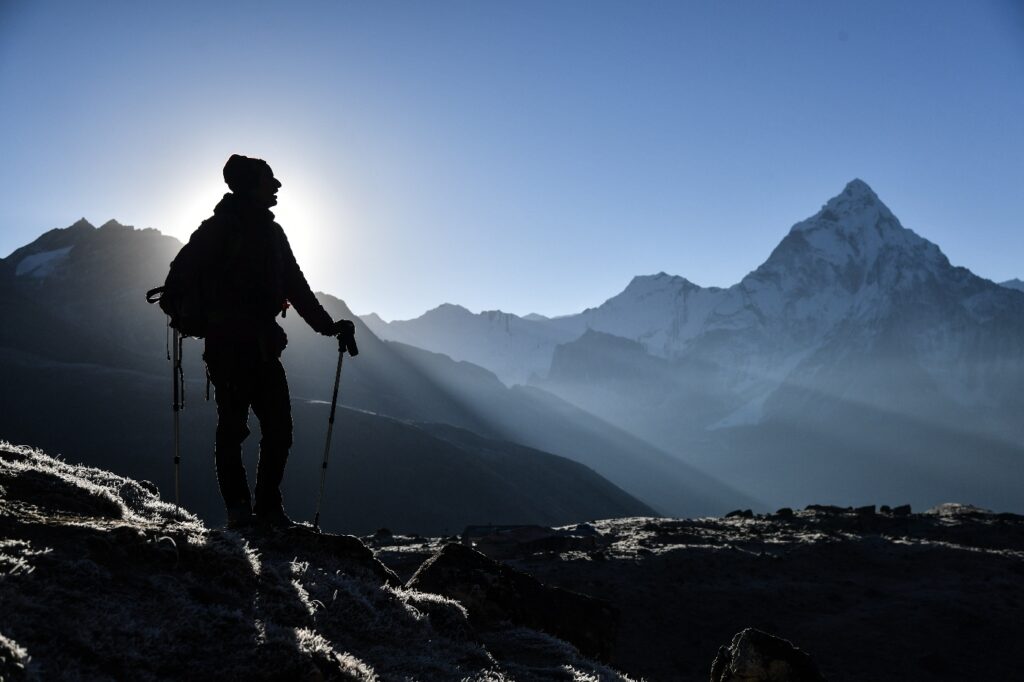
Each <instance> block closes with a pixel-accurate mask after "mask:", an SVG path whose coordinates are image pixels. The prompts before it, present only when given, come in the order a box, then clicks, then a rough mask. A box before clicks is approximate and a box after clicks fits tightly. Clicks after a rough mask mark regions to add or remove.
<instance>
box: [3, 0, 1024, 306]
mask: <svg viewBox="0 0 1024 682" xmlns="http://www.w3.org/2000/svg"><path fill="white" fill-rule="evenodd" d="M1022 7H1024V3H1021V2H1018V1H1017V0H1006V1H1005V2H997V1H994V0H993V1H988V0H956V1H950V2H942V1H938V0H922V1H920V2H892V0H882V1H879V2H865V1H862V0H858V1H856V2H854V1H852V0H851V1H849V2H831V1H830V2H822V1H821V0H810V1H807V2H796V1H789V2H770V1H766V0H756V1H755V0H750V1H747V2H738V1H727V0H717V1H710V0H708V1H706V2H697V1H690V2H684V1H683V0H678V1H673V2H664V3H662V2H625V1H623V2H613V3H605V2H594V1H591V0H587V1H585V2H584V1H578V2H577V1H563V0H551V1H549V2H524V1H521V0H517V1H516V2H502V3H499V2H476V1H474V2H466V3H461V2H401V3H392V2H365V3H349V2H323V3H321V2H294V3H285V2H275V3H265V4H261V3H254V2H250V3H237V4H234V3H213V2H201V3H195V4H191V3H186V2H174V3H169V2H164V3H156V2H124V3H120V2H77V1H75V2H66V3H58V2H45V1H34V2H19V1H14V2H11V1H10V0H0V130H2V133H0V255H7V254H8V253H10V252H11V251H12V250H14V249H15V248H16V247H18V246H20V245H22V244H24V243H27V242H29V241H31V240H32V239H34V238H35V237H36V236H38V234H40V233H41V232H43V231H45V230H47V229H50V228H53V227H64V226H67V225H69V224H71V223H72V222H74V221H75V220H76V219H78V218H79V217H82V216H85V217H86V218H88V219H89V220H90V221H91V222H93V223H94V224H97V225H98V224H100V223H102V222H104V221H106V220H108V219H109V218H116V219H118V220H119V221H121V222H123V223H127V224H132V225H135V226H137V227H156V228H158V229H160V230H162V231H164V232H167V233H170V234H173V235H175V236H178V237H179V238H183V239H184V238H187V235H188V234H189V233H190V232H191V230H192V229H194V228H195V226H196V225H198V223H199V222H200V221H201V220H202V219H203V218H204V217H206V216H207V215H208V214H209V213H210V211H211V209H212V207H213V205H214V204H215V203H216V201H217V199H218V197H219V196H220V194H221V193H222V192H224V191H225V187H224V185H223V183H222V180H221V175H220V172H221V167H222V166H223V163H224V161H225V160H226V159H227V157H228V156H229V155H230V154H231V153H234V152H238V153H242V154H248V155H252V156H262V157H263V158H266V159H267V160H268V161H269V163H270V164H271V165H272V166H273V168H274V169H275V171H276V173H277V175H278V177H279V178H280V179H281V181H282V182H283V183H284V187H283V188H282V190H281V194H280V205H279V206H278V210H277V215H278V217H279V221H280V222H281V223H282V225H283V226H284V228H285V230H286V231H287V232H288V234H289V236H290V238H291V240H292V243H293V246H294V248H295V251H296V254H297V256H298V258H299V261H300V264H301V265H302V266H303V267H304V269H305V271H306V274H307V277H308V279H309V280H310V282H311V284H312V285H313V286H314V288H317V289H322V290H326V291H329V292H331V293H334V294H336V295H339V296H341V297H342V298H344V299H345V300H346V301H347V302H348V303H349V304H350V305H351V306H352V308H353V309H354V310H355V311H356V312H360V313H365V312H370V311H376V312H379V313H380V314H381V315H383V316H384V317H385V318H386V319H392V318H406V317H412V316H415V315H418V314H420V313H422V312H423V311H425V310H427V309H429V308H432V307H434V306H436V305H438V304H440V303H442V302H453V303H461V304H463V305H465V306H466V307H468V308H470V309H472V310H482V309H495V308H500V309H503V310H506V311H510V312H516V313H520V314H523V313H527V312H534V311H535V312H541V313H545V314H559V313H569V312H575V311H578V310H580V309H582V308H584V307H586V306H592V305H597V304H600V303H601V302H602V301H603V300H604V299H606V298H608V297H610V296H612V295H614V294H616V293H617V292H618V291H620V290H621V289H622V288H623V287H624V286H625V285H626V284H627V283H628V281H629V279H630V278H631V277H632V276H633V275H637V274H650V273H654V272H658V271H662V270H664V271H666V272H669V273H672V274H678V275H683V276H685V277H687V278H689V279H691V280H693V281H694V282H697V283H698V284H703V285H719V286H725V285H729V284H732V283H735V282H736V281H738V280H739V279H740V278H741V277H742V276H743V275H744V274H746V273H747V272H748V271H750V270H752V269H753V268H755V267H756V266H757V265H758V264H760V263H761V262H762V261H763V260H764V259H765V258H766V257H767V256H768V254H769V252H770V251H771V249H772V248H773V247H774V246H775V245H776V244H777V243H778V241H779V240H780V239H781V238H782V237H783V236H784V235H785V233H786V232H787V230H788V229H789V227H790V226H791V225H792V224H793V223H795V222H797V221H799V220H801V219H803V218H805V217H807V216H809V215H811V214H813V213H814V212H816V211H817V210H818V208H819V207H820V206H821V204H822V203H824V202H825V201H826V200H827V199H828V198H829V197H831V196H833V195H834V194H837V193H838V192H839V191H840V190H842V188H843V186H844V184H845V183H846V182H847V181H848V180H850V179H852V178H854V177H860V178H862V179H863V180H865V181H866V182H868V183H869V184H870V185H871V186H872V187H873V188H874V189H875V191H876V192H877V193H878V194H879V196H880V197H881V198H882V200H883V201H885V202H886V203H887V204H888V205H889V207H890V208H891V209H892V210H893V211H894V212H895V213H896V215H897V216H899V217H900V219H901V221H902V222H903V224H904V225H905V226H907V227H910V228H912V229H914V230H915V231H917V232H918V233H919V234H921V235H923V236H925V237H927V238H929V239H931V240H932V241H935V242H936V243H938V244H939V245H940V246H941V247H942V249H943V251H944V252H945V253H946V255H947V256H949V258H950V260H952V261H953V262H954V263H955V264H958V265H964V266H966V267H969V268H970V269H972V270H973V271H974V272H976V273H977V274H979V275H982V276H984V277H988V278H991V279H994V280H997V281H998V280H1004V279H1009V278H1011V277H1024V259H1022V256H1024V230H1022V227H1024V218H1022V208H1024V207H1022V200H1024V9H1022ZM163 275H164V273H154V283H156V282H157V281H158V280H159V279H160V278H162V277H163Z"/></svg>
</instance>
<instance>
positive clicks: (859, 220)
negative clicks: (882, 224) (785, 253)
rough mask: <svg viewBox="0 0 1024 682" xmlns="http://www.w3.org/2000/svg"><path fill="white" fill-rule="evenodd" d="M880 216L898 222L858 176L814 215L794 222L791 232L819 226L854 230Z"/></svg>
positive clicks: (848, 230) (872, 223) (845, 230)
mask: <svg viewBox="0 0 1024 682" xmlns="http://www.w3.org/2000/svg"><path fill="white" fill-rule="evenodd" d="M880 218H881V219H890V220H892V221H893V222H894V223H896V222H897V221H895V217H894V216H893V214H892V211H890V210H889V207H888V206H886V205H885V204H884V203H882V200H881V199H879V198H878V195H877V194H875V192H874V190H873V189H871V187H870V186H869V185H868V183H866V182H864V181H863V180H861V179H860V178H854V179H853V180H851V181H850V182H848V183H846V187H844V188H843V191H842V192H840V193H839V194H837V195H835V196H834V197H832V198H831V199H829V200H828V201H827V202H826V203H825V205H824V206H822V207H821V210H820V211H818V212H817V213H816V214H815V215H814V216H812V217H810V218H808V219H807V220H804V221H801V222H799V223H797V224H796V225H794V226H793V229H792V230H791V232H806V231H808V230H813V229H817V228H822V227H824V228H828V229H830V230H837V231H840V232H854V231H858V230H860V229H862V228H864V227H867V226H874V225H875V223H876V222H877V221H878V219H880Z"/></svg>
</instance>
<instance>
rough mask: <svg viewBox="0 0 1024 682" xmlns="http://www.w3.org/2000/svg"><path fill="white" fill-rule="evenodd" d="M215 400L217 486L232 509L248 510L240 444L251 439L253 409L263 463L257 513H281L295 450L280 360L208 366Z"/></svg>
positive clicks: (259, 467) (246, 481)
mask: <svg viewBox="0 0 1024 682" xmlns="http://www.w3.org/2000/svg"><path fill="white" fill-rule="evenodd" d="M210 360H212V358H208V360H207V366H208V368H209V371H210V380H211V381H212V382H213V385H214V387H215V388H216V396H217V441H216V447H215V455H216V463H217V482H218V483H219V484H220V493H221V495H222V496H223V497H224V504H225V505H226V506H227V507H228V509H229V510H230V509H246V508H249V506H250V499H251V498H250V496H249V482H248V479H247V478H246V473H245V465H244V464H243V463H242V441H244V440H245V439H246V437H248V435H249V426H248V421H249V408H252V411H253V413H254V414H255V415H256V418H257V419H259V422H260V431H261V433H262V436H263V437H262V438H261V439H260V459H259V465H258V467H257V470H256V491H255V503H254V504H253V510H254V511H257V512H259V511H260V510H264V511H268V512H270V511H273V510H275V509H280V508H281V479H282V478H283V477H284V466H285V462H287V460H288V450H289V449H290V448H291V446H292V410H291V401H290V399H289V396H288V379H287V377H286V376H285V372H284V367H283V366H282V365H281V361H280V359H273V360H266V361H263V360H254V361H253V362H238V360H237V359H235V360H233V361H228V362H210Z"/></svg>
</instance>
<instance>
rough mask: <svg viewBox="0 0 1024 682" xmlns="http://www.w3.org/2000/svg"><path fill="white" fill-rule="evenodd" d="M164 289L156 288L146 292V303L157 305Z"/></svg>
mask: <svg viewBox="0 0 1024 682" xmlns="http://www.w3.org/2000/svg"><path fill="white" fill-rule="evenodd" d="M164 289H165V287H156V288H155V289H150V290H149V291H147V292H146V303H159V302H160V297H161V296H163V294H164Z"/></svg>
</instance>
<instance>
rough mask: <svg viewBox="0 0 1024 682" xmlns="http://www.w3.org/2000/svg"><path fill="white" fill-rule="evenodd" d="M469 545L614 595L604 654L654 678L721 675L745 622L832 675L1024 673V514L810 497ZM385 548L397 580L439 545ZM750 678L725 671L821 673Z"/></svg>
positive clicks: (895, 680) (836, 680)
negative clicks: (726, 650) (916, 509)
mask: <svg viewBox="0 0 1024 682" xmlns="http://www.w3.org/2000/svg"><path fill="white" fill-rule="evenodd" d="M471 541H472V542H473V543H474V546H475V547H476V548H477V549H479V550H480V551H482V552H484V553H487V554H489V555H491V556H495V557H500V558H501V560H502V561H503V562H504V563H506V564H507V565H509V566H512V567H515V568H518V569H520V570H523V571H525V572H528V573H530V574H531V575H534V576H535V577H537V578H539V579H540V580H541V581H543V582H545V583H548V584H552V585H558V586H561V587H564V588H567V589H569V590H575V591H580V592H585V593H587V594H590V595H594V596H597V597H600V598H601V599H603V600H606V601H607V602H608V603H609V604H610V605H611V606H612V607H614V608H615V609H616V610H617V611H618V612H619V619H620V624H619V630H618V636H617V638H616V640H615V643H614V645H613V646H612V648H611V650H610V652H609V655H608V657H607V659H606V660H608V661H609V663H610V664H611V665H613V666H615V667H616V668H618V669H620V670H623V671H626V672H628V673H629V674H631V675H635V676H637V677H642V678H643V679H645V680H649V681H651V682H655V681H659V680H665V681H668V680H673V681H687V682H689V681H693V682H697V681H703V680H707V679H708V667H707V665H706V662H707V661H708V660H709V659H710V658H712V657H714V656H715V652H716V651H719V647H720V646H721V645H722V644H723V643H724V642H726V641H728V640H729V638H730V637H731V636H732V634H733V633H735V632H737V631H739V630H741V629H746V628H755V629H757V630H761V631H767V632H772V633H777V634H780V635H782V636H783V637H785V638H786V639H788V640H792V641H793V642H794V643H796V644H797V645H798V646H799V647H800V648H801V649H803V650H804V651H807V652H810V654H811V655H812V656H813V660H814V663H815V664H816V666H817V668H818V669H819V670H820V674H821V675H823V676H824V678H825V679H828V680H830V681H831V682H844V681H846V682H863V681H864V680H872V681H873V682H906V681H907V680H932V681H936V682H938V681H948V682H962V681H963V680H989V679H991V680H1010V679H1016V678H1017V677H1019V672H1018V668H1019V661H1018V657H1017V655H1016V644H1015V642H1016V638H1017V633H1018V632H1019V629H1020V628H1019V625H1018V620H1019V618H1018V613H1019V611H1020V608H1021V605H1022V604H1024V517H1022V516H1018V515H1015V514H997V513H993V512H989V511H985V510H982V509H979V508H977V507H971V506H967V505H956V504H947V505H942V506H940V507H938V508H935V509H931V510H928V511H925V512H923V513H913V511H912V510H911V508H910V507H905V506H893V507H885V506H883V507H877V506H875V505H870V506H865V507H863V508H845V507H835V506H829V505H809V506H808V507H807V508H806V509H804V510H797V511H793V510H791V509H780V510H779V511H778V512H776V513H772V514H757V515H755V514H752V513H750V512H749V511H740V510H737V511H736V512H735V513H733V514H730V515H729V516H728V517H727V518H705V519H614V520H604V521H595V522H593V523H590V524H586V525H585V526H584V527H577V528H563V529H551V530H548V531H547V533H544V532H543V531H542V530H541V529H523V528H520V529H504V530H502V529H499V530H498V531H496V532H493V533H491V534H489V535H486V534H477V535H475V536H474V537H472V538H471ZM372 544H373V546H374V547H375V549H376V550H377V556H378V558H380V559H381V560H382V561H383V562H384V563H385V564H387V565H389V566H391V567H392V568H394V569H395V570H396V571H397V572H398V573H399V575H407V574H409V573H410V571H412V570H415V567H416V566H418V565H419V562H420V561H421V560H423V558H424V557H427V556H430V555H432V553H434V552H436V551H437V548H438V547H439V546H440V544H439V541H437V540H424V539H420V540H417V541H411V539H409V538H395V537H384V538H378V539H375V540H374V541H373V543H372ZM790 672H792V671H790ZM747 674H749V675H750V676H749V677H746V676H745V675H743V674H739V675H736V676H733V677H724V678H718V677H714V676H712V680H713V681H714V682H717V681H718V680H719V679H728V680H731V681H732V680H734V681H736V682H740V681H747V682H749V681H750V680H765V679H773V680H802V679H816V678H813V677H810V676H808V677H803V676H798V675H796V674H792V675H788V674H779V675H778V676H777V677H769V676H768V675H766V674H765V673H764V671H763V670H762V671H760V672H755V671H748V672H747Z"/></svg>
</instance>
